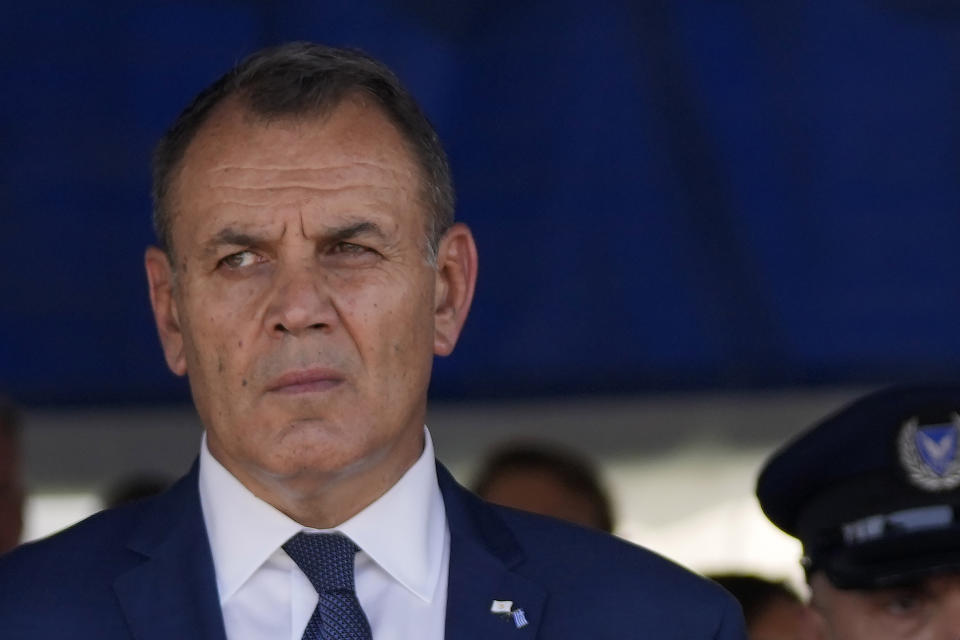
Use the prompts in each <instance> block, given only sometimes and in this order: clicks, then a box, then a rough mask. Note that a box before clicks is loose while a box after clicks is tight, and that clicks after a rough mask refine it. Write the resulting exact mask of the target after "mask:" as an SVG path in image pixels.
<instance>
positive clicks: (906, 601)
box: [810, 573, 960, 640]
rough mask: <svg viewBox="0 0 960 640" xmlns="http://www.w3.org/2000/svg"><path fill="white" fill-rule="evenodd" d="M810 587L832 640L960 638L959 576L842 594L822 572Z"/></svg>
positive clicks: (946, 639)
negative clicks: (898, 586)
mask: <svg viewBox="0 0 960 640" xmlns="http://www.w3.org/2000/svg"><path fill="white" fill-rule="evenodd" d="M810 587H811V591H812V595H813V599H812V602H811V604H812V605H813V606H814V608H816V609H817V610H819V611H820V613H821V614H822V615H823V617H824V619H825V621H826V625H827V629H828V633H829V638H830V639H831V640H906V639H908V638H909V639H910V640H956V639H957V638H960V574H948V575H942V576H934V577H930V578H926V579H924V580H921V581H920V582H917V583H916V584H913V585H910V586H906V587H900V588H895V589H876V590H855V589H854V590H843V589H837V588H836V587H834V586H833V585H832V584H831V583H830V581H829V580H828V579H827V578H826V576H824V575H823V574H819V573H818V574H816V575H814V576H813V579H812V580H811V582H810Z"/></svg>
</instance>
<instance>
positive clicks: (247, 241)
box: [203, 227, 263, 253]
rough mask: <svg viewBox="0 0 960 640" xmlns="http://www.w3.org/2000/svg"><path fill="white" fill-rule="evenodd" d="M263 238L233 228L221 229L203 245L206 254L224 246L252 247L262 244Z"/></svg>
mask: <svg viewBox="0 0 960 640" xmlns="http://www.w3.org/2000/svg"><path fill="white" fill-rule="evenodd" d="M262 240H263V239H262V238H260V237H258V236H255V235H253V234H250V233H247V232H245V231H239V230H237V229H234V228H232V227H227V228H226V229H221V230H220V231H218V232H217V234H216V235H215V236H213V237H212V238H210V239H209V240H208V241H207V242H205V243H204V245H203V250H204V253H213V252H215V251H216V250H217V249H218V248H219V247H223V246H243V247H250V246H254V245H257V244H259V243H260V242H262Z"/></svg>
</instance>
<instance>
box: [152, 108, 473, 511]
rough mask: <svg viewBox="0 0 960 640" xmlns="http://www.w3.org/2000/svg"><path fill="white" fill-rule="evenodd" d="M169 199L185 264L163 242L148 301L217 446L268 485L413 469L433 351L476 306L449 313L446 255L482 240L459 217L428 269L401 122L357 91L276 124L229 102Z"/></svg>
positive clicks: (251, 480)
mask: <svg viewBox="0 0 960 640" xmlns="http://www.w3.org/2000/svg"><path fill="white" fill-rule="evenodd" d="M171 203H172V210H173V211H174V220H173V259H174V260H175V261H176V267H175V271H174V272H173V273H172V274H171V273H170V270H169V267H168V265H167V261H166V257H165V256H164V255H163V254H161V253H160V252H159V250H156V249H154V250H150V251H148V254H147V271H148V276H149V278H150V283H151V299H152V302H153V305H154V311H155V314H156V317H157V323H158V327H159V330H160V335H161V341H162V342H163V345H164V351H165V354H166V357H167V362H168V364H169V366H170V367H171V369H172V370H173V371H174V372H175V373H177V374H179V375H183V374H188V375H189V378H190V386H191V390H192V394H193V398H194V402H195V403H196V406H197V410H198V412H199V414H200V416H201V418H202V420H203V423H204V425H205V426H206V427H207V438H208V444H209V447H210V450H211V452H212V453H213V454H214V456H215V457H216V458H217V459H218V460H219V461H220V462H221V463H222V464H223V465H224V466H225V467H227V468H228V469H229V470H230V471H231V472H232V473H233V474H234V475H236V476H237V477H238V478H239V479H240V480H241V481H242V482H244V484H247V485H248V486H249V487H251V489H253V490H254V492H255V493H258V491H257V488H258V487H260V486H262V485H264V484H267V485H269V484H270V483H274V482H280V483H291V482H292V483H295V482H296V479H297V478H298V477H301V476H302V477H303V478H304V482H305V483H306V484H310V485H311V486H314V485H316V481H317V479H318V478H320V479H322V480H323V481H324V482H323V483H322V484H323V486H324V487H325V488H329V487H330V486H332V485H333V484H335V483H336V482H338V481H339V480H341V479H343V478H346V477H351V476H356V475H357V474H360V475H363V474H366V476H367V477H369V478H371V479H372V480H371V482H377V481H380V480H383V479H384V478H387V477H388V476H391V477H392V476H398V473H402V472H403V471H404V470H405V469H406V468H407V467H408V466H409V465H410V464H412V462H413V461H414V460H415V459H416V457H417V456H418V455H419V453H420V449H421V447H422V425H423V422H424V413H425V403H426V389H427V385H428V382H429V377H430V369H431V363H432V357H433V354H434V353H439V354H443V355H445V354H446V353H449V351H451V350H452V348H453V344H454V343H455V341H456V337H457V334H458V332H459V329H460V327H461V325H462V321H463V319H464V317H465V315H466V307H468V306H469V296H468V298H467V300H466V307H464V308H459V309H457V310H454V311H451V310H450V308H449V305H448V302H449V300H448V294H449V293H450V291H451V289H456V287H457V286H458V285H459V284H462V283H461V282H460V281H459V280H458V281H456V282H454V283H453V285H451V283H450V282H449V278H450V269H449V254H450V252H451V251H453V252H454V253H456V252H457V251H458V250H459V251H461V252H462V251H464V250H465V248H466V249H468V250H473V245H472V239H471V238H470V236H469V231H467V230H466V228H465V227H462V225H457V226H455V228H454V229H453V230H452V231H451V232H450V233H448V234H447V236H446V237H445V238H444V241H443V242H442V243H441V250H440V254H441V256H440V258H439V262H438V266H437V267H434V266H431V265H430V264H428V262H427V259H426V257H425V256H426V249H425V246H426V245H425V220H426V219H425V215H426V214H425V210H426V207H425V206H424V205H423V203H422V198H421V178H420V172H419V171H418V168H417V165H416V164H415V162H414V160H413V158H412V156H411V155H410V153H409V152H408V151H407V148H406V145H405V143H404V140H403V138H402V137H401V135H400V133H399V132H398V131H397V130H396V129H395V128H394V126H393V125H392V124H391V123H390V122H389V120H388V119H387V118H386V116H385V115H384V114H383V113H382V112H381V111H380V110H379V109H378V108H376V107H373V106H368V105H364V104H362V103H361V102H359V101H357V100H349V99H348V100H346V101H345V102H343V103H342V104H341V105H339V106H338V107H336V108H335V109H334V110H333V111H332V112H331V113H330V114H329V115H328V116H326V117H323V118H316V117H307V118H301V119H286V120H279V121H271V122H269V123H264V122H262V121H260V120H258V119H256V118H254V117H251V116H250V115H249V114H247V113H246V112H244V111H243V110H242V109H240V108H238V107H236V106H230V105H226V106H223V107H221V108H220V109H219V110H218V111H217V112H215V113H214V114H213V115H212V116H211V120H210V121H209V122H208V123H207V124H205V125H204V126H203V128H202V129H201V131H200V132H199V133H198V135H197V137H196V138H195V139H194V141H193V142H192V143H191V144H190V146H189V148H188V150H187V152H186V154H185V157H184V159H183V162H182V167H181V170H180V172H179V174H178V176H177V177H176V178H175V182H174V183H173V189H172V193H171ZM451 238H452V239H451ZM472 255H473V259H474V260H475V253H474V254H472ZM474 264H475V263H474ZM472 275H473V274H472V273H471V274H469V276H470V277H468V278H467V280H469V285H470V287H469V292H470V293H471V294H472V282H473V280H472ZM454 277H456V274H454ZM378 479H379V480H378ZM393 479H394V480H395V477H394V478H393ZM383 481H385V480H383ZM316 486H319V485H316ZM387 486H389V484H387ZM262 497H263V496H262ZM358 499H359V498H358ZM359 506H360V507H362V506H364V505H362V504H361V505H359Z"/></svg>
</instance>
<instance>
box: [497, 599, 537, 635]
mask: <svg viewBox="0 0 960 640" xmlns="http://www.w3.org/2000/svg"><path fill="white" fill-rule="evenodd" d="M490 613H493V614H496V615H499V616H503V617H505V618H510V619H512V620H513V624H514V625H515V626H516V627H517V629H523V628H524V627H525V626H527V625H528V624H530V622H529V621H528V620H527V614H526V613H524V611H523V609H520V608H517V609H514V608H513V600H494V601H493V602H492V603H490Z"/></svg>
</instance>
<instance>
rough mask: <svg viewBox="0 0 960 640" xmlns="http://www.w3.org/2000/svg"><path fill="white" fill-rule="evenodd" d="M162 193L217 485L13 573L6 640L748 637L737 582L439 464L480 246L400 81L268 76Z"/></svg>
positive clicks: (238, 97) (189, 115) (375, 76)
mask: <svg viewBox="0 0 960 640" xmlns="http://www.w3.org/2000/svg"><path fill="white" fill-rule="evenodd" d="M154 193H155V211H154V213H155V223H156V224H155V226H156V229H157V235H158V239H159V241H160V242H161V247H151V248H150V249H148V250H147V253H146V257H145V262H146V269H147V277H148V282H149V290H150V300H151V304H152V308H153V312H154V317H155V320H156V324H157V328H158V331H159V334H160V341H161V344H162V347H163V351H164V354H165V357H166V361H167V364H168V366H169V367H170V369H171V370H172V371H173V372H174V373H175V374H177V375H186V376H187V377H188V380H189V383H190V389H191V392H192V395H193V399H194V404H195V405H196V408H197V411H198V413H199V415H200V418H201V421H202V423H203V425H204V427H205V433H204V438H203V440H202V442H201V445H200V452H199V459H198V463H197V464H195V465H194V467H193V468H192V469H191V471H190V472H189V473H188V475H186V476H185V477H184V478H182V479H181V480H180V481H178V482H177V483H176V484H175V485H174V486H173V487H172V488H171V489H170V490H168V491H166V492H164V493H162V494H161V495H159V496H156V497H155V498H147V499H145V500H142V501H140V502H137V503H134V504H130V505H127V506H125V507H121V508H118V509H112V510H106V511H102V512H100V513H99V514H97V515H95V516H93V517H91V518H89V519H87V520H85V521H83V522H81V523H79V524H78V525H76V526H74V527H72V528H70V529H68V530H67V531H65V532H63V533H60V534H57V535H55V536H53V537H51V538H47V539H45V540H43V541H40V542H37V543H34V544H29V545H23V546H21V547H20V548H19V549H17V550H15V551H14V552H12V553H10V554H7V555H6V556H4V557H3V559H2V560H0V634H2V635H3V638H4V640H10V639H16V640H20V639H27V638H29V639H30V640H45V639H48V638H57V639H58V640H59V639H60V638H63V637H69V638H71V639H91V640H92V639H94V638H95V639H96V640H120V639H121V638H122V639H127V638H138V639H140V640H143V639H146V638H156V639H160V638H176V639H177V640H191V639H193V640H201V639H203V640H224V639H225V638H229V640H267V639H270V640H275V639H281V638H282V639H284V640H287V639H295V638H303V639H304V640H347V639H349V640H372V639H373V638H375V639H376V640H409V639H412V638H416V639H417V640H440V639H441V638H444V637H446V638H449V639H450V640H471V639H480V638H483V639H487V638H521V637H529V638H533V637H541V638H550V640H567V639H569V640H573V639H574V638H577V639H579V638H595V639H606V640H620V639H621V638H625V637H630V636H631V635H634V634H636V633H642V634H643V636H644V637H646V638H650V639H655V638H686V639H690V640H694V639H697V638H704V639H707V638H713V639H716V640H734V639H737V638H742V637H743V627H742V624H743V622H742V617H741V614H740V610H739V607H738V606H737V605H736V602H735V601H734V600H733V598H731V597H730V596H729V594H727V593H726V592H725V591H723V590H722V589H721V588H720V587H719V586H717V585H716V584H714V583H711V582H709V581H708V580H705V579H703V578H701V577H700V576H696V575H694V574H692V573H691V572H689V571H686V570H684V569H682V568H681V567H678V566H677V565H674V564H673V563H670V562H669V561H667V560H665V559H663V558H661V557H659V556H657V555H655V554H653V553H651V552H649V551H647V550H644V549H641V548H639V547H636V546H633V545H630V544H629V543H626V542H624V541H622V540H618V539H616V538H614V537H612V536H608V535H605V534H602V533H599V532H596V531H592V530H588V529H585V528H583V527H576V526H572V525H569V524H568V523H564V522H559V521H556V520H552V519H547V518H542V517H539V516H535V515H532V514H528V513H523V512H520V511H515V510H510V509H504V508H501V507H497V506H495V505H491V504H489V503H487V502H484V501H482V500H480V499H478V498H477V497H476V496H475V495H473V494H472V493H470V492H468V491H466V490H465V489H464V488H463V487H461V486H460V485H458V484H457V483H456V482H455V481H454V479H453V478H452V477H451V476H450V474H449V473H448V472H447V471H446V469H445V468H444V467H443V466H442V465H440V464H438V463H437V462H436V460H435V458H434V452H433V445H432V441H431V437H430V432H429V430H428V429H427V428H426V426H425V424H424V422H425V419H426V409H427V407H426V405H427V390H428V386H429V382H430V375H431V371H432V366H433V359H434V357H435V356H437V355H439V356H444V355H448V354H450V353H451V352H452V351H453V349H454V346H455V344H456V342H457V340H458V337H459V335H460V331H461V329H462V327H463V324H464V322H465V321H466V317H467V313H468V310H469V307H470V303H471V300H472V297H473V290H474V284H475V281H476V273H477V255H476V247H475V245H474V240H473V236H472V234H471V232H470V230H469V228H468V227H466V226H465V225H463V224H462V223H455V222H454V220H453V187H452V182H451V179H450V170H449V166H448V164H447V161H446V156H445V153H444V151H443V148H442V147H441V145H440V142H439V139H438V137H437V135H436V133H435V131H434V130H433V128H432V126H431V125H430V123H429V122H428V121H427V119H426V117H425V116H424V115H423V113H422V111H421V110H420V108H419V107H418V106H417V104H416V103H415V101H414V100H413V98H412V96H411V95H410V94H409V93H408V92H407V91H406V90H405V89H404V88H403V87H402V86H401V85H400V83H399V80H398V79H397V78H396V77H395V76H394V74H393V73H392V72H391V71H390V70H389V69H387V68H386V67H385V66H384V65H383V64H382V63H380V62H378V61H376V60H374V59H372V58H370V57H368V56H366V55H365V54H362V53H359V52H357V51H353V50H343V49H333V48H329V47H323V46H320V45H312V44H308V43H292V44H288V45H283V46H280V47H277V48H274V49H268V50H263V51H260V52H258V53H255V54H253V55H252V56H250V57H248V58H247V59H245V60H244V61H243V62H241V63H240V64H239V65H238V66H237V67H235V68H234V69H232V70H230V71H229V72H228V73H226V74H225V75H224V76H222V77H221V78H220V79H219V80H217V81H216V82H215V83H214V84H212V85H211V86H209V87H207V88H206V89H204V90H203V91H202V92H201V93H200V94H199V95H198V96H197V97H196V98H195V99H194V101H193V103H192V104H191V105H190V106H189V107H187V109H186V110H185V111H184V112H183V113H182V114H181V116H180V117H179V118H178V119H177V121H176V122H175V123H174V125H173V127H171V129H170V130H169V131H168V133H167V134H166V135H165V136H164V138H163V139H162V140H161V142H160V144H159V145H158V148H157V151H156V153H155V156H154Z"/></svg>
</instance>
